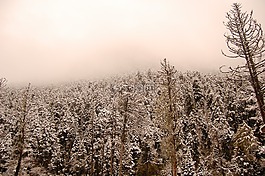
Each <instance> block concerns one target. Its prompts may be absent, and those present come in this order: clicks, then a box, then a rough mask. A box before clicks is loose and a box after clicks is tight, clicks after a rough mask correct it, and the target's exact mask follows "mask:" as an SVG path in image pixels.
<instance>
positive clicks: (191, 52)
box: [0, 0, 265, 83]
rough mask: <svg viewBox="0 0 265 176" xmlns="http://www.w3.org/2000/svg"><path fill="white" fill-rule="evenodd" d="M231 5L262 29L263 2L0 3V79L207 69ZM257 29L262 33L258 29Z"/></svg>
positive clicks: (217, 55) (214, 64) (216, 55)
mask: <svg viewBox="0 0 265 176" xmlns="http://www.w3.org/2000/svg"><path fill="white" fill-rule="evenodd" d="M233 2H240V3H242V6H243V11H248V12H250V11H251V10H253V11H254V18H255V19H257V20H258V22H259V23H261V24H262V26H265V11H264V9H265V1H264V0H238V1H232V0H231V1H230V0H199V1H198V0H0V77H5V78H7V79H8V81H9V82H11V83H20V82H33V83H35V82H42V81H43V82H45V81H50V82H53V81H58V80H68V79H84V78H91V77H94V76H95V75H111V74H113V73H118V72H121V73H124V72H126V71H137V70H147V69H149V68H151V69H155V70H157V69H159V63H160V61H161V60H162V59H163V58H167V59H168V60H169V61H170V63H172V64H173V65H175V67H176V68H177V69H179V70H182V71H185V70H199V71H206V72H207V71H209V72H211V71H213V70H218V68H219V67H220V66H221V65H223V64H237V63H236V62H235V61H231V59H229V58H225V57H224V56H222V54H221V51H220V50H221V49H224V50H225V49H226V45H225V38H224V36H223V34H224V33H225V32H226V31H227V30H226V29H225V27H224V25H223V21H226V18H225V14H226V12H228V11H229V10H230V9H231V5H232V3H233ZM263 29H264V27H263Z"/></svg>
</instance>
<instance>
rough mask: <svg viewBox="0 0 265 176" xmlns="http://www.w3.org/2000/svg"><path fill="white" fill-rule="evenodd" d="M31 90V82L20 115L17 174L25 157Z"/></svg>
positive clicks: (16, 174)
mask: <svg viewBox="0 0 265 176" xmlns="http://www.w3.org/2000/svg"><path fill="white" fill-rule="evenodd" d="M29 91H30V84H29V85H28V87H27V89H26V91H25V93H24V97H23V100H22V107H21V111H22V112H21V115H20V117H19V133H20V134H19V139H18V151H19V156H18V162H17V166H16V170H15V174H14V175H15V176H18V175H19V172H20V168H21V162H22V158H23V152H24V148H25V138H26V136H25V135H26V124H27V118H26V117H27V114H28V111H29V107H28V99H29Z"/></svg>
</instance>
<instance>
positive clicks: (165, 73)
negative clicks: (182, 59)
mask: <svg viewBox="0 0 265 176" xmlns="http://www.w3.org/2000/svg"><path fill="white" fill-rule="evenodd" d="M159 73H160V75H161V77H162V81H161V88H162V96H161V99H162V100H161V101H162V103H163V105H162V106H161V110H160V111H161V112H160V113H161V114H162V116H163V118H164V123H165V128H166V129H167V131H168V137H169V147H170V148H171V149H170V152H169V158H170V160H171V173H172V176H176V175H177V158H176V151H177V146H178V144H177V141H178V140H177V136H176V130H177V118H178V117H177V109H176V106H175V103H176V102H175V101H176V98H175V97H176V92H175V90H176V80H175V74H176V70H175V68H174V66H171V65H170V64H169V62H168V61H167V60H166V59H164V60H163V62H161V71H160V72H159Z"/></svg>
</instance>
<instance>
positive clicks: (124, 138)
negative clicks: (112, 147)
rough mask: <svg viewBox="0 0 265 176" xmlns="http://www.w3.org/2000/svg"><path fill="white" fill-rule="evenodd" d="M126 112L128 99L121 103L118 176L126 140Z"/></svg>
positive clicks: (120, 170)
mask: <svg viewBox="0 0 265 176" xmlns="http://www.w3.org/2000/svg"><path fill="white" fill-rule="evenodd" d="M127 112H128V97H127V98H126V99H125V101H124V102H123V116H124V119H123V128H122V134H121V148H120V160H119V176H122V161H123V155H124V145H125V140H126V125H127V120H128V119H127Z"/></svg>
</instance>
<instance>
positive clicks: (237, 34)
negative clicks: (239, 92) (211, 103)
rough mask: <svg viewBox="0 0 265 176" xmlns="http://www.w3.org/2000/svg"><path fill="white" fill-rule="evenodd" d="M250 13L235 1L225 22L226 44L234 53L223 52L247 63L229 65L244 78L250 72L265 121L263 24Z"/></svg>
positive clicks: (249, 76) (264, 45) (249, 75)
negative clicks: (262, 81)
mask: <svg viewBox="0 0 265 176" xmlns="http://www.w3.org/2000/svg"><path fill="white" fill-rule="evenodd" d="M252 15H253V11H251V13H250V14H248V13H247V12H242V11H241V5H240V4H238V3H234V4H233V5H232V10H230V11H229V12H228V13H227V14H226V18H227V19H228V22H226V23H224V25H225V26H226V28H227V29H228V30H229V33H228V34H225V35H224V36H225V38H226V45H227V47H228V50H229V52H230V53H232V55H227V54H225V53H224V52H223V51H222V54H223V55H224V56H226V57H229V58H243V59H245V65H242V66H238V67H236V68H232V67H229V71H228V72H230V73H232V74H233V75H236V76H239V77H241V78H242V75H243V74H244V73H248V80H249V81H250V82H251V85H252V87H253V89H254V92H255V95H256V99H257V103H258V106H259V110H260V113H261V116H262V119H263V122H264V123H265V110H264V108H265V107H264V99H263V91H262V89H263V88H262V84H261V82H260V81H259V76H260V75H261V74H262V73H264V72H265V59H262V56H263V53H264V51H265V40H264V36H263V31H262V28H261V25H260V24H258V23H257V21H256V20H255V19H253V17H252Z"/></svg>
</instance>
